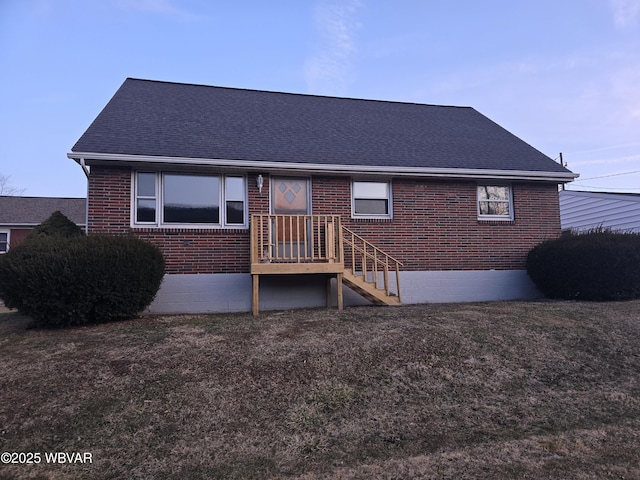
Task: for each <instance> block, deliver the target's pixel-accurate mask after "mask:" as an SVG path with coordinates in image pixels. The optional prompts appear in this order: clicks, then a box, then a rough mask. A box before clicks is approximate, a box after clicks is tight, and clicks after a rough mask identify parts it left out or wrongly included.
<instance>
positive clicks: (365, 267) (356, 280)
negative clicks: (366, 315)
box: [342, 227, 402, 305]
mask: <svg viewBox="0 0 640 480" xmlns="http://www.w3.org/2000/svg"><path fill="white" fill-rule="evenodd" d="M342 241H343V245H344V246H343V252H344V254H345V257H346V259H345V262H344V263H345V264H346V265H348V264H349V260H350V261H351V266H350V268H349V267H345V269H344V272H343V273H342V281H343V282H344V283H345V284H346V285H347V286H348V287H349V288H350V289H351V290H353V291H354V292H356V293H358V294H360V295H361V296H363V297H364V298H366V299H367V300H369V301H370V302H371V303H373V304H375V305H400V304H401V303H402V301H401V299H400V266H401V265H402V263H401V262H400V261H398V260H396V259H395V258H393V257H392V256H391V255H389V254H387V253H385V252H383V251H382V250H380V249H379V248H378V247H376V246H375V245H373V244H372V243H370V242H369V241H367V240H365V239H364V238H362V237H361V236H360V235H357V234H356V233H355V232H353V231H352V230H350V229H348V228H347V227H342ZM390 271H392V272H393V274H394V275H395V280H396V281H395V291H393V290H392V289H391V284H390V283H389V273H390Z"/></svg>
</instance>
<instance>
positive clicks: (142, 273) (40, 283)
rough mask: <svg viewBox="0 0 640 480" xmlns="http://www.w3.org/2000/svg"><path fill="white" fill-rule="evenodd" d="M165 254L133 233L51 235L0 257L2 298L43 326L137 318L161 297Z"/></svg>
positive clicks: (0, 294) (0, 291)
mask: <svg viewBox="0 0 640 480" xmlns="http://www.w3.org/2000/svg"><path fill="white" fill-rule="evenodd" d="M163 275H164V258H163V257H162V253H161V252H160V250H159V249H158V248H157V247H155V246H154V245H152V244H150V243H148V242H145V241H142V240H140V239H138V238H135V237H133V236H127V237H122V236H102V235H95V236H88V237H87V236H74V237H66V238H65V237H60V236H51V237H43V238H39V239H38V240H37V241H33V242H25V243H24V244H23V245H20V246H18V247H16V248H13V249H11V250H10V251H9V252H7V253H6V254H5V255H3V256H2V257H0V298H2V299H3V300H4V302H5V304H6V305H7V306H8V307H10V308H17V309H18V310H19V311H21V312H22V313H24V314H26V315H29V316H31V317H32V318H33V319H34V320H35V321H36V323H37V324H38V325H40V326H65V325H81V324H86V323H100V322H107V321H111V320H117V319H123V318H131V317H133V316H135V315H136V314H137V313H139V312H140V311H141V310H143V309H144V308H145V307H146V306H148V305H149V304H150V303H151V301H152V300H153V298H154V297H155V295H156V293H157V291H158V289H159V288H160V283H161V282H162V277H163Z"/></svg>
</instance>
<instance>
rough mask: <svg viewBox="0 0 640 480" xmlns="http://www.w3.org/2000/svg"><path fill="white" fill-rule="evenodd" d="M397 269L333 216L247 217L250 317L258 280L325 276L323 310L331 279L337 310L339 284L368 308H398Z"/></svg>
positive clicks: (397, 264)
mask: <svg viewBox="0 0 640 480" xmlns="http://www.w3.org/2000/svg"><path fill="white" fill-rule="evenodd" d="M345 265H346V266H347V267H346V268H345ZM401 265H402V264H401V263H400V262H399V261H398V260H396V259H395V258H393V257H391V256H390V255H388V254H386V253H385V252H383V251H382V250H380V249H379V248H377V247H375V246H374V245H372V244H371V243H369V242H368V241H366V240H365V239H364V238H362V237H360V236H359V235H357V234H355V233H354V232H353V231H351V230H349V229H348V228H346V227H343V226H342V225H341V223H340V217H339V216H337V215H266V214H265V215H252V216H251V274H252V277H253V301H252V310H253V313H254V315H257V314H258V303H259V289H260V275H293V274H321V275H325V276H327V277H328V282H327V306H330V301H331V290H330V285H331V278H335V279H336V283H337V299H338V309H340V310H341V309H342V307H343V299H342V283H343V280H344V282H345V283H346V284H347V286H349V287H350V288H351V289H352V290H354V291H356V292H357V293H359V294H360V295H362V296H364V297H365V298H367V299H368V300H370V301H372V302H373V303H376V304H379V305H399V304H400V278H399V271H400V266H401ZM390 273H391V275H392V276H394V277H395V288H391V285H390V283H389V277H390Z"/></svg>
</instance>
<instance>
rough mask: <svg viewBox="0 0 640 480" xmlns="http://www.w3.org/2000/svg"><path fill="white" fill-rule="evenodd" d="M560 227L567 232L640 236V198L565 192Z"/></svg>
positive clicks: (624, 194)
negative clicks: (602, 231)
mask: <svg viewBox="0 0 640 480" xmlns="http://www.w3.org/2000/svg"><path fill="white" fill-rule="evenodd" d="M560 223H561V226H562V229H563V230H568V229H573V230H578V231H580V230H590V229H594V228H600V227H601V228H607V229H611V230H617V231H631V232H640V194H636V193H609V192H584V191H578V190H562V191H561V192H560Z"/></svg>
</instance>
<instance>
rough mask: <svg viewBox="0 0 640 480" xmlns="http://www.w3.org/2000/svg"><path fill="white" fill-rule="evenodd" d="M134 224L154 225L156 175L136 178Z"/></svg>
mask: <svg viewBox="0 0 640 480" xmlns="http://www.w3.org/2000/svg"><path fill="white" fill-rule="evenodd" d="M136 223H156V174H155V173H148V172H144V173H143V172H140V173H138V175H137V176H136Z"/></svg>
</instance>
